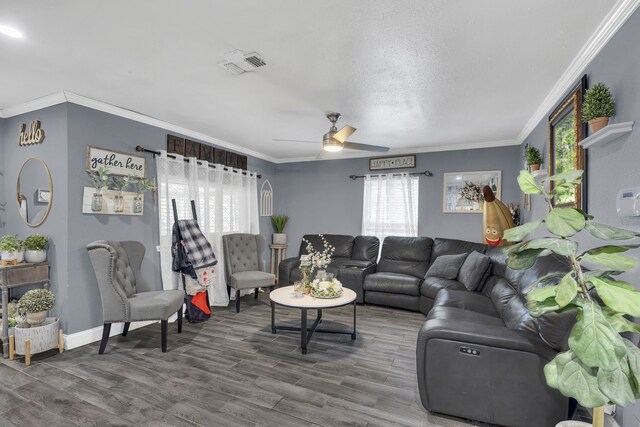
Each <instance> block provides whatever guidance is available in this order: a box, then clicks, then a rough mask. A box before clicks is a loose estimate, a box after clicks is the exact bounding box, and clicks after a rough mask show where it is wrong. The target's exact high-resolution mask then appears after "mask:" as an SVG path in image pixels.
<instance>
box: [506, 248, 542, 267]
mask: <svg viewBox="0 0 640 427" xmlns="http://www.w3.org/2000/svg"><path fill="white" fill-rule="evenodd" d="M542 252H544V249H525V250H523V251H521V252H518V253H510V254H509V257H508V258H507V265H508V266H509V268H512V269H514V270H527V269H529V268H531V267H533V264H535V263H536V260H537V259H538V256H539V255H540V254H541V253H542Z"/></svg>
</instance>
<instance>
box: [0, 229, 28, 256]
mask: <svg viewBox="0 0 640 427" xmlns="http://www.w3.org/2000/svg"><path fill="white" fill-rule="evenodd" d="M0 256H1V257H2V259H3V260H5V261H12V260H16V262H22V260H23V259H24V249H23V248H22V241H20V240H19V239H18V235H17V234H5V235H4V236H2V239H0Z"/></svg>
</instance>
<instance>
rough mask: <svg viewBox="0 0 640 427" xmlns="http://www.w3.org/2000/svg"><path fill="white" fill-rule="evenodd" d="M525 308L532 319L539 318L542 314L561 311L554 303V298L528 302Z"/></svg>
mask: <svg viewBox="0 0 640 427" xmlns="http://www.w3.org/2000/svg"><path fill="white" fill-rule="evenodd" d="M527 308H528V309H529V312H530V313H531V315H532V316H533V317H540V316H542V315H543V314H546V313H551V312H554V311H558V312H559V311H561V310H562V309H561V308H560V306H559V305H558V303H557V302H556V298H555V297H554V296H552V297H550V298H547V299H545V300H544V301H534V300H529V301H528V302H527Z"/></svg>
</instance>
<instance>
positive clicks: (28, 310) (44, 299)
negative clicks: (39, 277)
mask: <svg viewBox="0 0 640 427" xmlns="http://www.w3.org/2000/svg"><path fill="white" fill-rule="evenodd" d="M18 302H19V304H20V307H19V310H20V314H23V315H25V316H26V319H25V320H26V322H27V323H28V324H29V325H30V326H31V327H36V326H40V325H41V324H42V323H43V322H44V321H45V320H46V319H47V312H48V311H49V310H51V309H52V308H53V305H54V304H55V302H56V297H55V295H53V293H51V292H50V291H49V290H48V289H32V290H30V291H27V292H26V293H25V294H24V295H22V297H21V298H20V301H18Z"/></svg>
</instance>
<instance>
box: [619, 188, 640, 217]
mask: <svg viewBox="0 0 640 427" xmlns="http://www.w3.org/2000/svg"><path fill="white" fill-rule="evenodd" d="M616 211H617V212H618V216H640V187H634V188H626V189H623V190H620V191H618V197H617V198H616Z"/></svg>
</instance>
